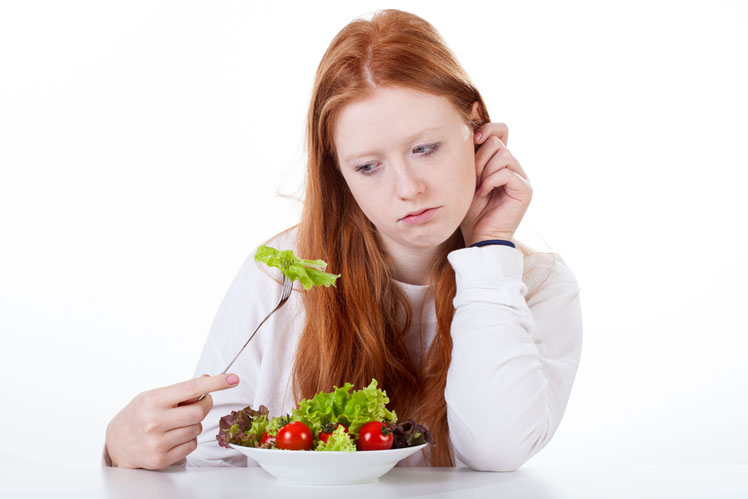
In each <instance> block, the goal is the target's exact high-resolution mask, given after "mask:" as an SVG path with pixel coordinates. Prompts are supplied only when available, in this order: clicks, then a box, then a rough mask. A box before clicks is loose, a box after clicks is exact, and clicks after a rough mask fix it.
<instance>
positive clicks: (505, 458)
mask: <svg viewBox="0 0 748 499" xmlns="http://www.w3.org/2000/svg"><path fill="white" fill-rule="evenodd" d="M545 434H546V432H545V431H542V430H540V429H538V430H537V431H534V432H531V433H530V434H528V435H526V436H525V437H524V438H517V435H513V436H504V438H494V439H490V438H488V439H480V440H476V441H474V442H472V445H469V446H468V448H464V449H455V450H456V452H457V456H458V457H459V458H460V460H461V461H462V462H463V463H465V464H466V465H467V466H468V467H470V468H471V469H474V470H476V471H517V470H518V469H519V468H520V467H521V466H522V465H523V464H525V463H526V462H527V461H528V460H529V459H530V458H531V457H532V456H534V455H535V454H536V453H537V452H538V451H539V450H540V449H541V448H542V447H543V445H544V444H543V441H544V435H545Z"/></svg>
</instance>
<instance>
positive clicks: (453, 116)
mask: <svg viewBox="0 0 748 499" xmlns="http://www.w3.org/2000/svg"><path fill="white" fill-rule="evenodd" d="M462 121H463V120H462V117H461V115H460V113H459V112H457V110H456V109H455V108H454V106H453V105H452V103H451V102H450V101H449V100H448V99H447V98H445V97H441V96H437V95H434V94H430V93H427V92H422V91H419V90H413V89H409V88H403V87H384V88H378V89H376V90H374V91H372V93H371V94H370V95H369V96H367V97H366V98H364V99H360V100H357V101H354V102H351V103H349V104H347V105H345V106H344V107H343V108H342V109H341V111H340V113H339V115H338V117H337V119H336V120H335V126H334V127H333V135H334V141H335V144H336V146H337V149H338V153H339V157H340V158H341V159H342V160H343V161H346V160H349V159H351V158H350V155H351V154H358V153H359V152H360V153H362V154H365V153H366V151H365V150H364V149H367V148H368V147H371V146H372V145H374V144H381V143H393V145H395V144H394V142H408V141H410V140H414V139H415V138H416V137H417V136H418V135H420V134H423V133H429V132H438V131H442V132H444V131H449V130H450V129H452V130H454V129H455V128H457V127H458V126H459V125H460V123H461V122H462Z"/></svg>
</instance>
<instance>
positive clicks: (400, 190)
mask: <svg viewBox="0 0 748 499" xmlns="http://www.w3.org/2000/svg"><path fill="white" fill-rule="evenodd" d="M415 168H416V167H415V166H414V165H408V164H407V163H406V164H404V165H403V166H402V167H400V168H395V170H396V171H398V175H396V177H395V182H396V184H395V192H396V193H397V196H398V197H399V198H400V199H413V198H415V197H417V196H419V195H421V194H423V192H424V191H425V190H426V182H425V181H424V179H423V178H422V177H421V175H420V174H419V173H417V172H416V171H415Z"/></svg>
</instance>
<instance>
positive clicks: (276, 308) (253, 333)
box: [197, 301, 283, 402]
mask: <svg viewBox="0 0 748 499" xmlns="http://www.w3.org/2000/svg"><path fill="white" fill-rule="evenodd" d="M282 303H283V302H282V301H281V302H279V303H278V305H276V307H275V308H274V309H273V311H272V312H270V313H269V314H268V315H267V316H266V317H265V318H264V319H262V322H260V325H259V326H257V327H256V328H255V330H254V331H253V332H252V334H251V335H249V339H247V341H245V342H244V345H243V346H242V348H241V349H240V350H239V353H237V354H236V355H235V356H234V358H233V359H231V362H229V365H227V366H226V369H224V370H223V371H221V374H226V373H227V372H228V370H229V368H231V366H232V365H234V362H235V361H236V359H238V358H239V356H240V355H241V354H242V352H243V351H244V349H245V348H247V345H249V342H250V341H252V338H254V337H255V334H257V331H259V330H260V328H261V327H262V325H263V324H265V321H266V320H268V319H269V318H270V316H271V315H273V314H274V313H275V311H276V310H278V309H279V308H280V306H281V304H282ZM206 395H207V394H206V393H203V394H202V395H201V396H200V398H199V399H197V401H198V402H200V401H201V400H202V399H204V398H205V396H206Z"/></svg>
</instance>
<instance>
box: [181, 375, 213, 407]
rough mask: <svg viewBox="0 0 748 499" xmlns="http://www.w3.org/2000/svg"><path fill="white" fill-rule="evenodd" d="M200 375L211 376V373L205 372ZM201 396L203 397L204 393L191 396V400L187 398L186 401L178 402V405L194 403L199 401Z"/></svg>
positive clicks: (203, 376)
mask: <svg viewBox="0 0 748 499" xmlns="http://www.w3.org/2000/svg"><path fill="white" fill-rule="evenodd" d="M200 377H201V378H209V377H210V374H203V375H202V376H200ZM200 397H202V395H198V396H197V397H193V398H191V399H189V400H185V401H184V402H180V403H178V404H177V406H180V405H189V404H193V403H195V402H197V401H198V400H199V399H200Z"/></svg>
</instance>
